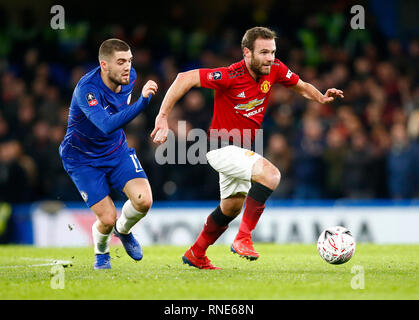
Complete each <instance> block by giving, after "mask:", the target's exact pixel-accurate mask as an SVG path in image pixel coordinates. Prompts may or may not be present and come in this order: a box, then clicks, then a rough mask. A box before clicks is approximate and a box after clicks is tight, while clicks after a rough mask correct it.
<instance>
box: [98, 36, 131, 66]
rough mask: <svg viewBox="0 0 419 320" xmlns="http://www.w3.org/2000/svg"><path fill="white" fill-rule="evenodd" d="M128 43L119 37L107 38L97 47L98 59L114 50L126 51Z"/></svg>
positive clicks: (107, 56)
mask: <svg viewBox="0 0 419 320" xmlns="http://www.w3.org/2000/svg"><path fill="white" fill-rule="evenodd" d="M128 50H130V47H129V45H128V44H127V43H126V42H125V41H122V40H119V39H108V40H105V41H103V42H102V44H101V45H100V47H99V61H101V60H104V59H106V58H109V57H110V56H112V55H113V53H114V52H115V51H128Z"/></svg>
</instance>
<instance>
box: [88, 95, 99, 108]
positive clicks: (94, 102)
mask: <svg viewBox="0 0 419 320" xmlns="http://www.w3.org/2000/svg"><path fill="white" fill-rule="evenodd" d="M86 99H87V103H88V104H89V106H91V107H93V106H95V105H97V100H96V97H95V95H94V94H93V93H92V92H89V93H88V94H86Z"/></svg>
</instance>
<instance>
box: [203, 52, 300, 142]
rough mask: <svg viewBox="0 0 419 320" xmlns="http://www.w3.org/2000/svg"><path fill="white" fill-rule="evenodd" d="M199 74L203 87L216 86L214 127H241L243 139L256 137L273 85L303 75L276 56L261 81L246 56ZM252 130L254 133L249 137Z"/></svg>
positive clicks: (293, 81)
mask: <svg viewBox="0 0 419 320" xmlns="http://www.w3.org/2000/svg"><path fill="white" fill-rule="evenodd" d="M199 74H200V79H201V87H203V88H209V89H214V90H215V96H214V115H213V119H212V123H211V126H210V130H211V129H217V130H222V129H225V130H227V131H229V132H232V131H234V129H236V131H237V129H238V130H239V131H240V134H241V137H242V139H246V140H247V138H250V139H251V140H252V141H253V140H254V134H255V130H257V129H259V128H260V127H261V124H262V121H263V118H264V116H265V112H266V106H267V102H268V98H269V95H270V93H271V88H272V85H273V84H274V83H280V84H282V85H284V86H286V87H290V86H294V85H296V84H297V82H298V79H299V76H298V75H296V74H295V73H293V72H291V71H290V70H289V69H288V67H287V66H286V65H285V64H283V63H282V62H281V61H279V60H278V59H275V61H274V63H273V65H272V67H271V72H270V73H269V75H263V76H261V77H260V79H259V80H258V81H256V80H255V79H253V78H252V76H251V75H250V73H249V71H248V70H247V67H246V65H245V62H244V60H241V61H240V62H237V63H234V64H232V65H231V66H229V67H222V68H216V69H200V70H199ZM245 129H247V130H245ZM249 129H250V130H249ZM249 132H251V137H246V136H248V133H249Z"/></svg>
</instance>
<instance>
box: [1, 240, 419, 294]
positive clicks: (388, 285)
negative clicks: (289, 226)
mask: <svg viewBox="0 0 419 320" xmlns="http://www.w3.org/2000/svg"><path fill="white" fill-rule="evenodd" d="M255 247H256V249H257V250H258V251H259V253H260V255H261V257H260V258H259V259H258V260H257V261H248V260H246V259H243V258H240V257H239V256H237V255H233V254H232V253H231V252H230V248H229V247H228V246H224V245H215V246H212V247H210V248H209V250H208V257H209V258H210V259H211V261H212V262H213V263H214V265H216V266H219V267H222V268H223V270H198V269H196V268H193V267H189V266H187V265H185V264H183V263H182V261H181V257H182V254H183V253H184V251H185V250H186V249H187V247H179V246H150V247H144V248H143V251H144V258H143V260H142V261H140V262H134V261H133V260H131V259H130V258H129V257H128V256H127V254H126V253H125V251H124V249H123V247H122V246H114V247H111V257H112V260H111V263H112V267H113V269H112V270H93V249H92V248H34V247H29V246H0V299H31V300H32V299H83V300H84V299H91V300H95V299H126V300H127V299H141V300H171V299H176V300H200V299H205V300H209V299H216V300H224V299H226V300H227V299H228V300H230V299H238V300H242V299H246V300H259V299H263V300H278V299H355V300H358V299H419V278H418V275H419V255H418V252H419V245H391V246H390V245H385V246H384V245H372V244H358V245H357V248H356V252H355V255H354V257H353V258H352V260H350V261H349V262H347V263H346V264H343V265H329V264H327V263H326V262H324V261H323V260H322V259H321V258H320V256H319V255H318V253H317V251H316V247H315V245H300V244H289V245H276V244H256V245H255ZM46 259H51V261H52V260H68V261H71V262H72V266H71V267H66V268H65V269H64V284H65V287H64V289H52V288H51V283H52V281H51V280H52V279H53V278H52V277H53V276H52V275H51V268H52V266H33V265H36V264H43V263H47V260H46ZM354 266H361V267H362V268H363V271H364V289H357V290H355V289H353V288H352V287H351V281H352V279H353V277H354V276H357V275H358V276H360V274H359V273H352V272H351V271H352V268H353V267H354ZM359 283H360V282H358V284H359Z"/></svg>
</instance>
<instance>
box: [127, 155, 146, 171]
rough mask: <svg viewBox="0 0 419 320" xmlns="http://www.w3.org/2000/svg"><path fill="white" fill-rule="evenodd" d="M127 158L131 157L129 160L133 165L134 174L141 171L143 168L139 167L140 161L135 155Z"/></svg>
mask: <svg viewBox="0 0 419 320" xmlns="http://www.w3.org/2000/svg"><path fill="white" fill-rule="evenodd" d="M129 156H130V157H131V160H132V162H133V163H134V166H135V172H140V171H143V168H142V167H141V164H140V161H139V160H138V158H137V155H136V154H130V155H129Z"/></svg>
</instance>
